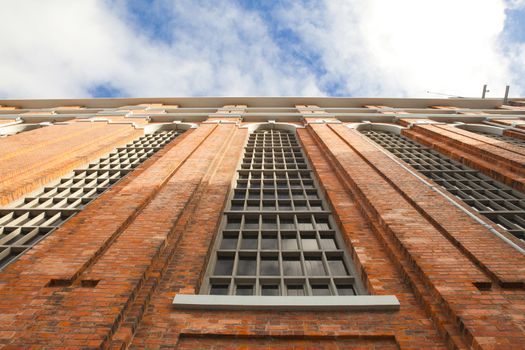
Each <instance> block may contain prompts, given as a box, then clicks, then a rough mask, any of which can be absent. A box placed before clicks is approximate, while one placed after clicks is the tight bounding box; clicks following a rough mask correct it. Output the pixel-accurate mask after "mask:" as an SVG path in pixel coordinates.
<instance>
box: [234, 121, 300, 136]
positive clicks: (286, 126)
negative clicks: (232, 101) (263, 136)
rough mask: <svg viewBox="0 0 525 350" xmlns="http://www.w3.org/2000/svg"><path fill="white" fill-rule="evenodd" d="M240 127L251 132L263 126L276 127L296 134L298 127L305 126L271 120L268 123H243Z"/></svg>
mask: <svg viewBox="0 0 525 350" xmlns="http://www.w3.org/2000/svg"><path fill="white" fill-rule="evenodd" d="M240 128H241V129H248V132H249V133H250V134H251V133H253V132H254V131H257V130H259V129H262V128H268V129H275V130H287V131H290V132H292V133H294V134H295V132H296V130H297V129H299V128H304V126H302V125H298V124H292V123H279V122H275V120H270V121H268V122H266V123H250V124H243V125H242V126H241V127H240Z"/></svg>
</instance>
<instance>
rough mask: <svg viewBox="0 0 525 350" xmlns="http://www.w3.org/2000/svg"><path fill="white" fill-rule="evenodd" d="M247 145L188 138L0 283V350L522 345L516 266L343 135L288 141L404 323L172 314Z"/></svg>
mask: <svg viewBox="0 0 525 350" xmlns="http://www.w3.org/2000/svg"><path fill="white" fill-rule="evenodd" d="M247 136H248V135H247V130H246V129H239V128H238V127H237V126H236V125H234V124H202V125H201V126H200V127H199V128H197V129H195V130H193V131H188V132H186V133H185V134H183V135H182V136H181V137H179V138H177V139H176V140H175V141H173V142H172V143H170V144H169V145H168V146H167V147H165V148H164V149H163V150H161V151H159V152H158V153H157V154H155V155H154V156H153V157H152V158H150V159H149V160H148V161H146V162H145V163H143V164H142V165H141V166H140V167H139V168H138V169H136V170H135V171H134V172H133V173H131V174H130V176H128V177H126V178H125V179H124V180H122V181H120V182H119V183H118V184H116V185H115V186H114V187H112V188H111V189H110V190H109V191H108V192H106V193H104V194H103V195H102V196H101V197H99V198H98V199H97V200H95V201H94V202H92V203H91V204H90V205H88V207H87V208H86V209H85V210H84V211H82V212H81V213H80V214H78V215H76V216H75V217H74V218H73V219H71V220H69V221H68V222H67V223H66V224H65V225H64V226H63V227H61V228H60V229H58V230H57V231H55V232H54V233H53V234H52V235H50V236H49V237H48V238H46V239H45V240H44V241H42V242H41V243H40V244H38V245H37V246H36V247H35V248H34V249H32V250H31V251H30V252H29V253H27V254H25V255H24V256H22V257H21V258H20V260H19V261H17V262H16V263H14V264H11V265H10V266H8V267H7V268H6V269H5V270H4V271H2V272H1V273H0V345H10V346H11V348H29V347H31V346H34V347H35V348H39V347H44V346H47V347H49V348H59V347H62V348H67V349H74V348H84V349H85V348H93V349H95V348H112V349H124V348H130V349H142V348H148V349H160V348H179V349H188V348H193V349H201V348H202V349H215V348H217V349H219V348H220V349H229V348H231V349H252V348H253V349H259V348H260V349H262V348H269V347H272V348H283V349H284V348H290V347H291V346H293V347H295V348H300V349H302V348H305V349H306V348H326V349H338V348H341V349H347V348H350V349H352V348H365V349H390V348H397V347H401V348H403V349H444V348H460V349H464V348H469V347H473V348H486V349H491V348H494V349H495V348H498V349H512V348H520V347H522V344H523V343H524V342H525V334H524V332H523V328H524V327H525V318H524V317H523V311H522V310H523V309H524V308H525V293H524V291H523V286H522V282H523V279H524V276H525V270H524V269H525V264H524V262H525V257H523V256H522V255H520V254H518V253H517V252H515V251H514V250H512V249H511V248H509V247H508V246H507V245H505V244H504V243H503V242H502V241H501V240H499V239H497V238H495V237H494V236H493V235H492V234H491V233H490V232H489V231H488V230H487V229H486V228H485V227H483V226H481V225H480V224H478V223H476V222H475V221H473V220H472V219H471V218H469V217H468V216H467V215H466V214H464V213H463V212H461V211H460V210H459V209H457V208H456V207H454V206H452V205H451V204H450V203H449V202H447V201H446V200H445V199H443V198H442V197H441V196H439V195H438V194H436V193H435V192H433V191H432V190H431V189H430V188H429V187H427V186H425V185H424V184H422V183H421V182H419V181H418V180H417V179H415V178H414V177H413V176H411V175H410V174H409V173H408V172H406V171H405V170H404V169H403V168H402V167H400V166H399V165H398V164H397V163H395V162H394V161H393V160H392V159H390V158H389V157H388V156H387V155H386V154H385V153H383V152H381V151H380V150H379V149H378V148H377V147H375V146H373V145H372V144H371V143H370V142H369V141H368V140H367V139H366V138H365V137H364V136H362V135H361V134H359V133H357V132H354V131H352V130H349V129H348V128H347V127H345V126H344V125H341V124H311V125H309V126H308V127H307V128H306V129H301V130H299V131H298V137H299V140H300V142H301V143H302V145H303V147H304V150H305V152H306V154H307V156H308V158H309V160H310V163H311V165H312V167H313V169H314V170H315V172H316V174H317V176H318V178H319V179H320V182H321V184H322V189H323V191H324V192H325V194H326V197H327V199H328V200H329V202H330V203H331V205H332V206H333V213H334V217H335V219H336V221H337V222H338V225H339V227H340V229H341V232H342V234H343V237H344V239H345V241H346V242H347V244H348V246H349V250H350V252H351V254H352V258H353V260H354V262H355V264H356V266H357V270H358V273H359V276H360V278H361V279H362V280H363V282H364V283H365V285H366V286H367V288H368V290H369V292H370V293H371V294H377V295H392V294H393V295H396V296H397V297H398V299H399V301H400V304H401V307H400V310H399V311H388V312H386V311H384V312H380V311H375V312H365V311H359V312H357V311H356V312H346V311H340V312H272V311H271V310H269V311H256V312H253V311H207V312H206V311H202V310H200V311H191V310H177V309H174V308H173V306H172V304H171V302H172V299H173V297H174V296H175V294H177V293H195V292H197V291H198V289H199V286H200V281H201V279H202V276H203V272H204V270H205V268H206V264H207V261H208V257H209V254H210V252H209V248H210V245H211V243H212V241H213V239H214V236H215V234H216V232H217V226H218V223H219V221H220V218H221V215H220V213H221V210H222V209H223V206H224V203H225V200H226V198H227V196H228V194H229V191H230V189H231V184H232V182H233V180H234V177H235V171H236V168H237V166H238V163H239V157H240V155H241V153H242V150H243V146H244V144H245V142H246V139H247ZM479 286H482V287H483V288H481V290H480V289H478V287H479Z"/></svg>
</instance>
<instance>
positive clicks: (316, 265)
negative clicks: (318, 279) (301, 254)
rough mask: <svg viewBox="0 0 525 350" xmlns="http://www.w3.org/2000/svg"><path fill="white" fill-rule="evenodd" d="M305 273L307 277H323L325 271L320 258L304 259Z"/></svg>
mask: <svg viewBox="0 0 525 350" xmlns="http://www.w3.org/2000/svg"><path fill="white" fill-rule="evenodd" d="M304 262H305V266H306V272H307V273H308V275H309V276H324V275H326V271H325V270H324V266H323V262H322V260H321V258H317V257H306V258H305V259H304Z"/></svg>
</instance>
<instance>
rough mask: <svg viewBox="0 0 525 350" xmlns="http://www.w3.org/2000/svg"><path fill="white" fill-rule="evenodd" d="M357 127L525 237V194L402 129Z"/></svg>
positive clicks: (440, 183) (451, 191) (420, 170)
mask: <svg viewBox="0 0 525 350" xmlns="http://www.w3.org/2000/svg"><path fill="white" fill-rule="evenodd" d="M398 128H399V127H398ZM357 129H358V130H359V131H360V132H361V133H362V134H364V135H366V136H367V137H368V138H370V139H371V140H373V141H374V142H375V143H377V144H378V145H380V146H381V147H383V148H384V149H386V150H388V151H389V152H390V153H392V154H393V155H395V156H396V157H398V158H399V159H401V160H403V161H404V162H406V163H407V164H409V165H410V166H412V167H413V168H414V169H416V170H418V171H419V172H420V173H421V174H423V175H425V176H427V177H428V178H430V179H432V180H433V181H434V182H436V183H437V184H439V185H441V186H443V187H444V188H445V189H446V190H447V191H448V192H450V193H451V194H453V195H454V196H456V197H457V198H459V199H461V200H462V201H463V202H464V203H465V204H468V205H469V206H470V207H471V208H472V209H474V210H475V211H476V212H478V213H479V214H481V215H483V216H485V217H486V218H488V219H489V220H491V221H492V222H494V223H495V224H497V225H498V226H499V227H501V228H502V229H504V230H506V231H507V232H509V233H511V234H513V235H514V236H515V237H517V238H519V239H521V240H525V194H523V193H521V192H519V191H516V190H514V189H512V188H510V187H509V186H506V185H504V184H502V183H501V182H499V181H496V180H494V179H492V178H490V177H488V176H486V175H484V174H483V173H481V172H480V171H478V170H475V169H472V168H469V167H468V166H466V165H463V164H461V163H459V162H457V161H454V160H452V159H450V158H448V157H446V156H444V155H442V154H441V153H439V152H437V151H435V150H433V149H430V148H428V147H426V146H423V145H420V144H419V143H417V142H415V141H412V140H410V139H408V138H407V137H405V136H402V135H401V133H400V132H395V131H394V132H393V130H387V129H384V128H378V127H377V126H375V125H373V124H363V125H362V126H359V127H357ZM399 130H401V129H400V128H399Z"/></svg>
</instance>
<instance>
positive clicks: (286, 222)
mask: <svg viewBox="0 0 525 350" xmlns="http://www.w3.org/2000/svg"><path fill="white" fill-rule="evenodd" d="M280 223H281V230H295V224H294V222H293V219H283V218H281V219H280Z"/></svg>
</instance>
